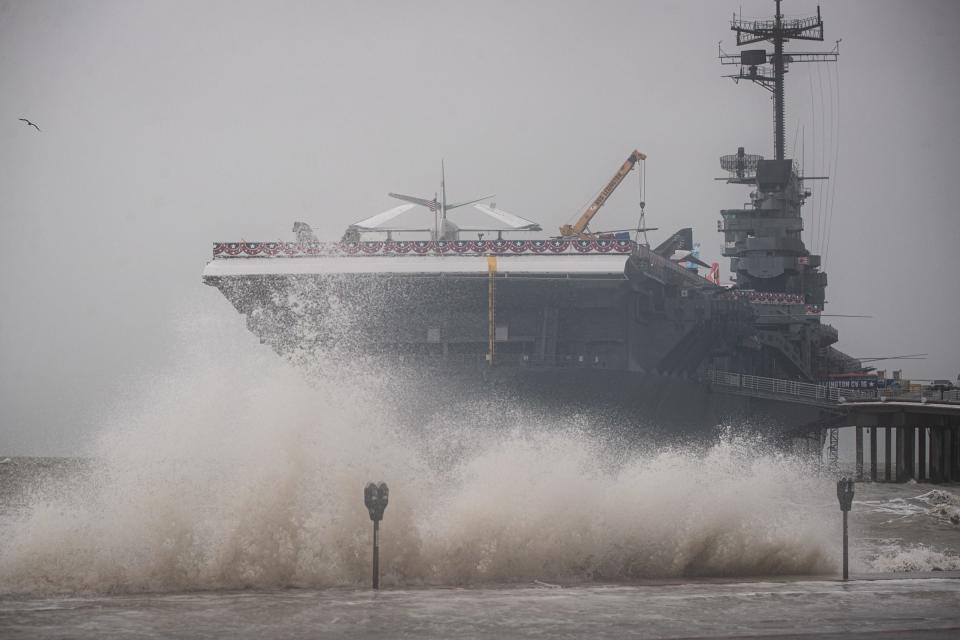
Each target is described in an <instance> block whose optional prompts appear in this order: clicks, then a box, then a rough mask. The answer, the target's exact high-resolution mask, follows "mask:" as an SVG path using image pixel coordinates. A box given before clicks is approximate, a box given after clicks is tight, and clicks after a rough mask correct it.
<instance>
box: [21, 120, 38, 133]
mask: <svg viewBox="0 0 960 640" xmlns="http://www.w3.org/2000/svg"><path fill="white" fill-rule="evenodd" d="M20 120H22V121H23V122H26V123H27V126H28V127H33V128H34V129H36V130H37V131H40V127H38V126H37V125H35V124H34V123H32V122H30V121H29V120H27V119H26V118H20Z"/></svg>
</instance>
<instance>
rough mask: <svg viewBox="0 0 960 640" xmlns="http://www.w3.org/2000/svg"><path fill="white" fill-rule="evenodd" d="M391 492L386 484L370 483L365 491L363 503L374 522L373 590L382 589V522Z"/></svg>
mask: <svg viewBox="0 0 960 640" xmlns="http://www.w3.org/2000/svg"><path fill="white" fill-rule="evenodd" d="M389 497H390V490H389V489H388V488H387V483H386V482H381V483H379V484H374V483H373V482H370V483H368V484H367V486H366V487H364V489H363V503H364V505H366V507H367V512H368V513H369V514H370V519H371V520H373V588H374V589H379V588H380V521H381V520H382V519H383V512H384V510H385V509H386V508H387V500H388V498H389Z"/></svg>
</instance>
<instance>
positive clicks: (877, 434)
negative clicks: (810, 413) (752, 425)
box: [703, 370, 960, 483]
mask: <svg viewBox="0 0 960 640" xmlns="http://www.w3.org/2000/svg"><path fill="white" fill-rule="evenodd" d="M703 380H704V382H705V383H706V384H708V385H709V386H710V388H711V390H712V391H714V392H716V393H728V394H734V395H741V396H749V397H755V398H762V399H766V400H775V401H779V402H786V403H796V404H804V405H814V406H817V407H819V408H821V409H822V419H821V420H820V421H819V422H818V423H817V424H813V425H810V429H811V430H819V431H821V433H823V432H826V433H827V434H829V438H830V454H831V455H830V457H831V462H832V463H833V464H836V463H837V447H838V440H839V438H838V431H837V430H838V429H840V428H851V429H854V446H855V448H856V453H855V455H856V457H855V462H856V472H855V476H856V479H857V480H870V481H873V482H906V481H908V480H911V479H912V480H915V481H917V482H933V483H941V482H960V391H957V390H953V391H947V392H944V391H926V392H924V391H921V392H913V393H898V394H893V393H892V392H891V391H890V390H887V389H865V390H860V389H838V388H835V387H830V386H827V385H821V384H813V383H806V382H798V381H795V380H782V379H778V378H764V377H759V376H748V375H742V374H736V373H730V372H725V371H716V370H710V371H707V372H705V373H704V376H703ZM881 443H882V444H881ZM865 444H866V446H867V447H868V449H867V450H866V451H867V453H868V455H869V458H865V456H864V453H865Z"/></svg>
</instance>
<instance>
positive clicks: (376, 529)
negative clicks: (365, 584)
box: [373, 520, 380, 589]
mask: <svg viewBox="0 0 960 640" xmlns="http://www.w3.org/2000/svg"><path fill="white" fill-rule="evenodd" d="M373 588H374V589H379V588H380V521H379V520H374V521H373Z"/></svg>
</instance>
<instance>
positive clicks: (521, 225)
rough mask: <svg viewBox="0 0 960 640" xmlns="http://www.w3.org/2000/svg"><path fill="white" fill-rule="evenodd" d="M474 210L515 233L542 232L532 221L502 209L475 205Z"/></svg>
mask: <svg viewBox="0 0 960 640" xmlns="http://www.w3.org/2000/svg"><path fill="white" fill-rule="evenodd" d="M474 208H475V209H477V210H478V211H480V212H482V213H485V214H487V215H488V216H490V217H491V218H493V219H494V220H496V221H497V222H500V223H501V224H505V225H507V226H508V227H509V228H510V229H514V230H516V231H542V229H541V228H540V225H539V224H537V223H536V222H533V221H532V220H527V219H526V218H521V217H520V216H515V215H513V214H512V213H508V212H506V211H504V210H503V209H495V208H493V207H491V206H490V205H487V204H477V205H474Z"/></svg>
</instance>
